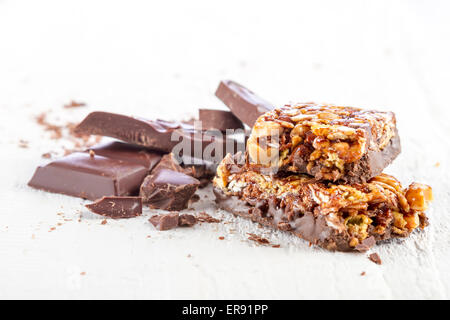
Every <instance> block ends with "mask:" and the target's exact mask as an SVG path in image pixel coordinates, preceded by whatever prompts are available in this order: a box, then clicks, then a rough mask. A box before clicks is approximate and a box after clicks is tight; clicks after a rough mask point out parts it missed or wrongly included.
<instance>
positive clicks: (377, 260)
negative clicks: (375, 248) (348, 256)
mask: <svg viewBox="0 0 450 320" xmlns="http://www.w3.org/2000/svg"><path fill="white" fill-rule="evenodd" d="M369 260H370V261H372V262H374V263H376V264H381V263H382V261H381V258H380V256H379V255H378V253H371V254H370V255H369Z"/></svg>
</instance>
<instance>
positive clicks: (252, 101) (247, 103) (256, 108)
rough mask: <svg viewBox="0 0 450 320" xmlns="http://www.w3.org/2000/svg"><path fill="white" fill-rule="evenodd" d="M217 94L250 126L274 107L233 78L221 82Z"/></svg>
mask: <svg viewBox="0 0 450 320" xmlns="http://www.w3.org/2000/svg"><path fill="white" fill-rule="evenodd" d="M216 96H217V97H218V98H219V99H220V100H222V102H223V103H224V104H225V105H226V106H227V107H228V108H230V110H231V112H232V113H233V114H234V115H235V116H236V117H237V118H238V119H239V120H241V121H242V122H243V123H245V124H246V125H248V126H250V127H252V126H253V124H254V123H255V121H256V119H258V117H259V116H261V115H262V114H264V113H266V112H267V111H270V110H272V109H273V108H274V106H273V105H272V104H271V103H269V102H267V101H265V100H264V99H262V98H260V97H258V96H257V95H256V94H255V93H253V92H252V91H250V90H249V89H247V88H245V87H244V86H242V85H240V84H239V83H237V82H234V81H231V80H224V81H221V82H220V84H219V87H218V88H217V90H216Z"/></svg>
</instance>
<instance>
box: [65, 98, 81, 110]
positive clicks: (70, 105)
mask: <svg viewBox="0 0 450 320" xmlns="http://www.w3.org/2000/svg"><path fill="white" fill-rule="evenodd" d="M84 106H86V103H84V102H77V101H74V100H72V101H70V102H69V103H68V104H65V105H64V108H66V109H70V108H79V107H84Z"/></svg>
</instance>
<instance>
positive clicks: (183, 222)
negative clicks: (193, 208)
mask: <svg viewBox="0 0 450 320" xmlns="http://www.w3.org/2000/svg"><path fill="white" fill-rule="evenodd" d="M196 223H197V218H196V217H194V216H193V215H192V214H187V213H185V214H180V218H179V220H178V225H179V226H180V227H192V226H193V225H194V224H196Z"/></svg>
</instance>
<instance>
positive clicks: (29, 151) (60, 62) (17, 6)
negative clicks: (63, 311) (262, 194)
mask: <svg viewBox="0 0 450 320" xmlns="http://www.w3.org/2000/svg"><path fill="white" fill-rule="evenodd" d="M26 5H27V10H24V5H23V3H21V2H18V1H1V2H0V52H1V53H2V54H1V59H0V88H1V89H0V119H1V121H0V145H1V148H2V157H1V158H0V164H1V166H0V167H1V168H2V169H3V170H2V171H3V172H2V173H1V174H0V176H1V178H0V203H1V205H0V256H1V261H2V263H0V298H165V299H173V298H211V299H214V298H224V299H225V298H232V299H239V298H244V299H246V298H251V299H260V298H261V299H262V298H268V299H270V298H275V299H279V298H288V299H301V298H405V299H410V298H439V299H448V298H449V297H450V273H449V272H448V270H449V268H450V251H449V250H448V248H449V246H450V228H449V225H450V215H449V214H448V210H449V209H448V208H449V207H450V168H449V157H450V142H449V137H450V124H449V121H448V119H449V116H450V111H449V110H450V109H449V108H448V106H447V105H448V102H447V100H448V84H449V83H450V78H449V77H450V60H449V59H448V57H449V56H450V45H449V43H448V41H446V40H447V39H448V38H449V36H450V34H449V33H450V22H449V21H448V19H447V16H446V14H445V13H446V12H448V10H449V9H450V5H449V3H448V2H446V1H432V2H431V3H430V2H426V1H367V2H366V1H339V2H336V1H314V2H313V1H301V2H299V1H292V2H286V3H283V4H281V3H280V5H279V6H277V7H275V8H274V6H273V5H272V3H269V2H265V1H260V2H258V7H255V6H256V5H255V4H250V3H249V4H244V3H242V2H240V1H239V2H238V1H234V0H233V1H228V2H227V5H226V6H224V5H220V6H218V5H216V4H214V2H211V1H189V2H182V1H169V2H164V4H163V3H159V4H158V7H156V8H155V7H154V6H150V4H149V5H148V6H145V5H143V4H141V5H137V4H135V3H130V2H125V1H124V2H122V3H115V4H112V3H110V2H108V3H107V4H105V3H103V2H101V1H90V2H89V4H88V5H85V6H83V5H81V4H80V2H79V1H64V2H60V1H47V0H45V1H39V2H36V1H29V2H27V3H26ZM105 8H107V9H108V10H107V11H108V12H107V14H104V13H105V11H104V10H105ZM236 8H239V10H237V9H236ZM119 16H120V17H121V18H120V19H118V18H117V17H119ZM99 17H101V21H99ZM225 78H231V79H234V80H236V81H238V82H240V83H243V84H244V85H246V86H248V87H249V88H251V89H252V90H254V91H255V92H258V94H260V95H261V96H263V97H264V98H266V99H267V100H269V101H272V102H274V103H277V104H283V103H285V102H289V101H318V102H329V103H336V104H348V105H354V106H363V107H370V108H377V109H381V110H392V111H394V112H395V113H396V115H397V120H398V127H399V131H400V135H401V138H402V147H403V152H402V154H401V155H400V156H399V158H398V159H397V160H396V161H395V162H394V164H392V165H391V166H390V167H389V168H387V170H386V172H387V173H390V174H393V175H395V176H396V177H398V178H399V179H400V180H401V181H402V183H403V184H404V185H408V184H409V183H410V182H412V181H418V182H423V183H427V184H430V185H431V186H432V187H433V189H434V193H435V201H434V203H433V205H432V207H431V209H430V210H429V216H430V226H429V227H428V228H427V229H426V230H425V231H424V232H420V233H416V234H414V235H412V236H411V237H410V238H409V239H406V240H404V241H395V242H390V243H386V244H383V245H381V246H379V247H377V248H375V249H374V251H375V252H377V253H378V254H379V255H380V256H381V258H382V260H383V265H381V266H378V265H375V264H374V263H372V262H370V261H369V260H368V259H367V257H366V255H365V254H345V253H330V252H326V251H324V250H321V249H317V248H313V247H309V246H308V244H307V243H305V242H304V241H302V240H300V239H297V238H295V237H293V236H291V235H288V234H284V233H281V232H274V231H271V230H269V229H265V228H258V227H257V226H256V225H254V224H252V223H250V222H248V221H244V220H242V219H239V218H234V217H231V216H230V215H229V214H227V213H226V212H223V211H220V210H216V209H215V208H214V205H213V200H212V196H211V193H210V190H208V189H206V190H202V191H200V196H201V198H202V200H201V201H199V202H197V203H195V204H194V208H195V211H197V212H198V211H203V210H205V211H206V212H208V213H209V214H211V215H213V216H215V217H220V218H222V219H223V220H224V221H225V222H227V224H224V223H219V224H206V223H205V224H201V225H197V226H195V227H194V228H186V229H176V230H171V231H165V232H159V231H156V230H155V229H154V228H153V226H152V225H151V224H149V223H148V222H147V220H148V218H149V216H151V215H152V214H155V213H157V212H158V211H155V210H149V209H146V210H145V211H144V215H143V216H142V217H139V218H136V219H131V220H127V221H112V220H108V221H107V223H106V224H102V223H101V221H102V220H103V218H99V217H96V216H94V215H92V214H91V213H89V212H88V210H87V209H85V208H84V206H83V205H84V204H85V202H83V201H82V200H80V199H76V198H71V197H66V196H62V195H54V194H49V193H44V192H41V191H36V190H32V189H30V188H28V187H27V186H26V183H27V182H28V180H29V178H30V177H31V175H32V173H33V171H34V169H35V167H36V166H37V165H38V164H40V163H42V162H43V161H47V160H45V159H42V158H41V154H43V153H46V152H49V151H55V152H57V153H58V154H59V155H61V154H62V153H63V148H62V147H63V146H65V147H68V148H70V147H72V144H71V142H70V141H66V140H64V139H63V140H52V139H50V133H48V132H44V131H43V130H42V128H41V127H40V126H38V125H37V124H36V122H35V121H34V116H36V115H38V114H39V113H41V112H43V111H50V113H49V119H50V120H51V121H54V122H58V121H59V122H60V123H64V122H66V121H73V122H76V121H79V120H81V119H82V118H83V117H84V116H85V115H86V114H87V113H89V112H91V111H94V110H104V111H110V112H119V113H126V114H130V115H137V116H143V117H149V118H155V117H158V118H166V119H169V120H170V119H178V120H179V119H180V115H181V117H182V118H185V119H188V118H189V117H190V116H192V115H195V114H196V113H197V108H198V107H206V108H212V107H218V108H222V109H223V110H225V107H224V106H222V105H221V103H220V101H218V100H217V99H216V98H215V97H214V90H215V88H216V86H217V84H218V83H219V81H220V80H221V79H225ZM72 99H75V100H79V101H83V102H86V103H87V104H88V106H86V107H83V108H74V109H65V108H63V105H64V104H65V103H68V102H69V101H70V100H72ZM21 139H23V140H26V141H28V142H29V143H28V148H20V147H19V140H21ZM437 163H439V165H437ZM204 196H205V197H206V198H205V197H204ZM189 212H191V211H189ZM58 213H62V214H58ZM80 217H81V221H79V219H80ZM58 223H60V224H61V225H58ZM52 228H55V229H52ZM247 233H256V234H259V235H262V236H263V237H264V238H267V239H269V240H270V241H271V242H272V243H274V244H280V245H281V247H280V248H272V247H269V246H257V245H255V243H254V242H252V241H249V240H248V239H247V238H248V235H247ZM148 236H150V237H148ZM220 236H224V237H225V240H219V239H218V237H220ZM276 270H279V271H276ZM363 271H365V272H366V275H364V276H361V275H360V274H361V272H363Z"/></svg>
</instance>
